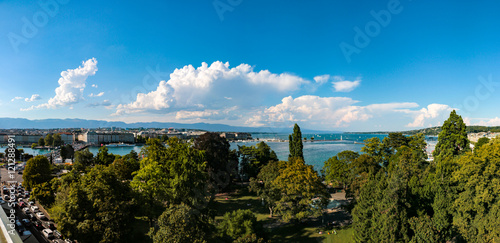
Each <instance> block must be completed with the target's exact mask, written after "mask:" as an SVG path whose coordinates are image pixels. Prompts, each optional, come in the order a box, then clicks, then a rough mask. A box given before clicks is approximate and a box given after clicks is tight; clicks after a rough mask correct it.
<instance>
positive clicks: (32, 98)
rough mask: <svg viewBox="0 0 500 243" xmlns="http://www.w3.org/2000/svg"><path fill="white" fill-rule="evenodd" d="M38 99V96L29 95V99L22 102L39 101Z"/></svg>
mask: <svg viewBox="0 0 500 243" xmlns="http://www.w3.org/2000/svg"><path fill="white" fill-rule="evenodd" d="M40 99H41V97H40V95H38V94H34V95H31V97H30V98H26V99H24V101H26V102H33V101H35V100H40Z"/></svg>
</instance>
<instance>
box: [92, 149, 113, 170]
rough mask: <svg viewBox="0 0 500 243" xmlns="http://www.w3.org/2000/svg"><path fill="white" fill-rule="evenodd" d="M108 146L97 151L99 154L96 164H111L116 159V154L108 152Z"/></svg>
mask: <svg viewBox="0 0 500 243" xmlns="http://www.w3.org/2000/svg"><path fill="white" fill-rule="evenodd" d="M108 151H109V150H108V147H106V146H102V147H100V148H99V152H97V155H96V157H95V164H96V165H106V166H108V165H110V164H111V163H113V161H114V160H115V156H114V155H113V154H111V153H108Z"/></svg>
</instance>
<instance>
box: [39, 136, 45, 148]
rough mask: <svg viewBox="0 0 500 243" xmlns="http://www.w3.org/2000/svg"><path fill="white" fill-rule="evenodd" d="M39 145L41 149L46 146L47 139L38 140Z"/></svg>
mask: <svg viewBox="0 0 500 243" xmlns="http://www.w3.org/2000/svg"><path fill="white" fill-rule="evenodd" d="M38 145H39V146H41V147H43V146H45V139H43V137H40V138H39V139H38Z"/></svg>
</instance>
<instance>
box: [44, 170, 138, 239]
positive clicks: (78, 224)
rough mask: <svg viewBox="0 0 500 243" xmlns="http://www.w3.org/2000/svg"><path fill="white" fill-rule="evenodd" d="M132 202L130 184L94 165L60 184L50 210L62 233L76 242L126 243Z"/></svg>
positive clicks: (130, 220) (129, 228)
mask: <svg viewBox="0 0 500 243" xmlns="http://www.w3.org/2000/svg"><path fill="white" fill-rule="evenodd" d="M134 204H135V201H134V200H133V194H132V191H131V189H130V186H129V185H128V184H127V183H122V182H121V181H120V180H118V178H117V177H116V175H115V173H114V172H113V171H112V169H111V168H109V167H105V166H102V165H97V166H96V167H94V168H92V169H91V170H90V171H89V172H88V173H86V174H85V175H83V176H80V178H79V179H77V180H76V181H74V182H73V183H71V184H69V185H66V186H63V187H61V188H60V190H59V191H58V194H57V196H56V202H55V204H54V207H53V208H52V209H51V210H50V212H51V216H52V218H53V219H54V221H55V222H56V223H57V225H58V228H59V230H60V231H61V233H63V234H64V235H65V236H68V237H70V238H73V239H76V240H78V242H82V243H86V242H127V241H128V240H129V238H128V236H129V235H130V232H131V231H132V222H133V219H134V211H135V210H134Z"/></svg>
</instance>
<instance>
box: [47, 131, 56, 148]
mask: <svg viewBox="0 0 500 243" xmlns="http://www.w3.org/2000/svg"><path fill="white" fill-rule="evenodd" d="M53 145H54V137H53V136H52V134H51V133H49V134H47V135H46V136H45V146H49V147H50V146H53Z"/></svg>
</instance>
